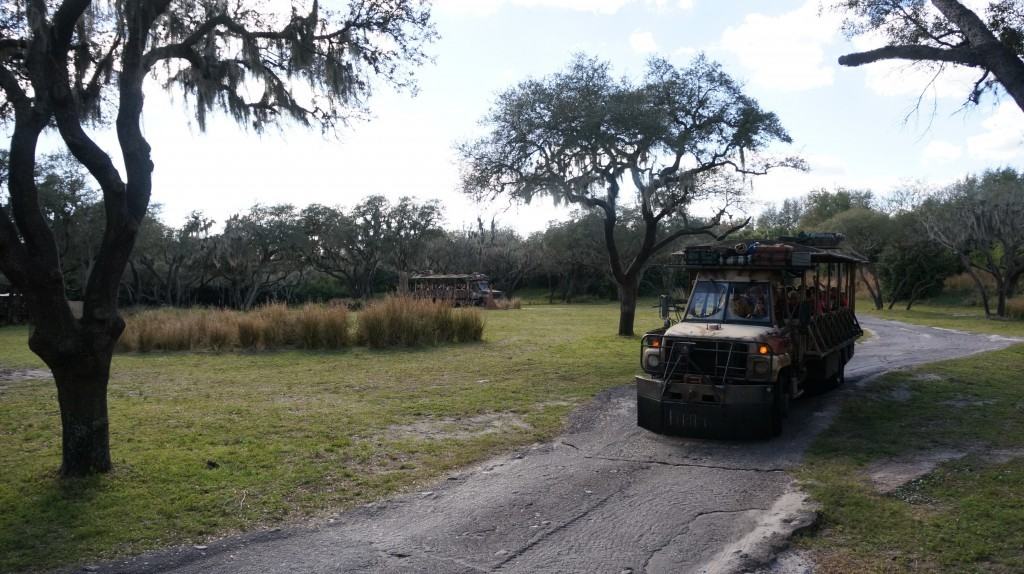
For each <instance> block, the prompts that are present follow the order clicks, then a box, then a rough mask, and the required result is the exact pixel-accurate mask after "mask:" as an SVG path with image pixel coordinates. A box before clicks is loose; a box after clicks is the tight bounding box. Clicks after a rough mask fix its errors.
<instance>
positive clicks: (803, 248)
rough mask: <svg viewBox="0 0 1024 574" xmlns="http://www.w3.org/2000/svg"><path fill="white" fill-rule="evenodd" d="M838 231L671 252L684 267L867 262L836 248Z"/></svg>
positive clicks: (792, 266) (793, 266) (839, 238)
mask: <svg viewBox="0 0 1024 574" xmlns="http://www.w3.org/2000/svg"><path fill="white" fill-rule="evenodd" d="M843 239H845V237H844V236H843V235H842V234H841V233H813V234H803V233H802V234H800V235H799V236H797V237H795V238H794V237H780V238H778V239H752V240H746V241H741V242H738V243H731V242H722V243H717V244H710V245H693V246H690V247H687V248H685V249H683V250H682V251H677V252H675V253H673V254H672V255H673V257H675V259H676V262H675V263H674V265H678V266H682V267H686V268H687V269H723V268H725V269H734V268H743V269H809V268H811V267H814V266H815V265H817V264H819V263H853V264H857V263H866V262H867V261H866V260H865V259H864V258H863V257H861V256H859V255H857V254H854V253H849V252H844V251H841V250H839V243H841V242H842V241H843Z"/></svg>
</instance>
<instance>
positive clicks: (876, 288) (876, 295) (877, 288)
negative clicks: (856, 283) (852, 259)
mask: <svg viewBox="0 0 1024 574" xmlns="http://www.w3.org/2000/svg"><path fill="white" fill-rule="evenodd" d="M864 267H868V268H869V271H868V270H865V269H864ZM858 271H860V280H861V281H862V282H863V283H864V286H865V287H867V289H868V295H870V296H871V302H872V303H873V304H874V306H875V310H876V311H881V310H882V307H883V306H884V305H885V301H883V300H882V286H881V285H879V284H878V273H876V272H875V266H874V265H872V264H870V263H868V264H867V265H866V266H865V265H862V266H860V268H859V269H858ZM869 272H870V274H871V278H872V280H873V281H874V285H872V284H871V281H869V280H868V273H869Z"/></svg>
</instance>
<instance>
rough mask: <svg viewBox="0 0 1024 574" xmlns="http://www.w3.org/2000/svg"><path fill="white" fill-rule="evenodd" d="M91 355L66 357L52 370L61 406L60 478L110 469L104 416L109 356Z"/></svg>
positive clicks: (107, 433) (108, 435)
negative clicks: (62, 363)
mask: <svg viewBox="0 0 1024 574" xmlns="http://www.w3.org/2000/svg"><path fill="white" fill-rule="evenodd" d="M92 355H93V356H90V357H81V356H77V357H72V358H68V359H67V360H66V361H65V364H64V365H57V366H53V367H52V370H53V377H54V379H55V381H56V382H57V401H58V403H59V405H60V422H61V427H62V438H63V448H62V454H61V465H60V473H61V475H62V476H85V475H88V474H93V473H97V472H107V471H109V470H110V468H111V463H110V432H109V429H110V424H109V420H108V417H107V381H108V379H109V376H110V353H107V352H98V353H97V352H92ZM84 365H91V366H92V367H91V368H90V367H86V366H84Z"/></svg>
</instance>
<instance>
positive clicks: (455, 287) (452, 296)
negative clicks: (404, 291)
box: [409, 273, 502, 307]
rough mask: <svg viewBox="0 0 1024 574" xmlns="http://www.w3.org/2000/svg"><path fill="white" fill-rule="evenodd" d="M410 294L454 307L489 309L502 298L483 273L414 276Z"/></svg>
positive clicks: (411, 281) (410, 281)
mask: <svg viewBox="0 0 1024 574" xmlns="http://www.w3.org/2000/svg"><path fill="white" fill-rule="evenodd" d="M409 293H410V295H412V296H413V297H415V298H417V299H430V300H431V301H446V302H448V303H449V304H451V305H452V306H453V307H469V306H478V307H484V306H488V307H489V306H492V305H493V304H494V300H495V299H500V298H501V296H502V292H501V291H497V290H495V289H491V285H490V281H489V280H488V278H487V276H486V275H484V274H483V273H469V274H458V275H436V274H425V275H413V276H412V277H411V278H410V280H409Z"/></svg>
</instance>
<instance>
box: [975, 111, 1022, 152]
mask: <svg viewBox="0 0 1024 574" xmlns="http://www.w3.org/2000/svg"><path fill="white" fill-rule="evenodd" d="M981 127H983V128H985V132H984V133H981V134H978V135H976V136H971V137H969V138H967V153H968V154H970V155H971V157H974V158H978V159H982V160H985V161H989V162H1000V161H1009V160H1012V159H1018V158H1021V157H1024V112H1021V109H1020V108H1018V107H1017V106H1016V105H1015V104H1014V103H1013V102H1012V101H1004V102H1003V103H1001V104H999V107H997V108H996V110H995V111H994V112H992V115H990V116H989V117H988V118H986V119H985V121H983V122H981Z"/></svg>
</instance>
